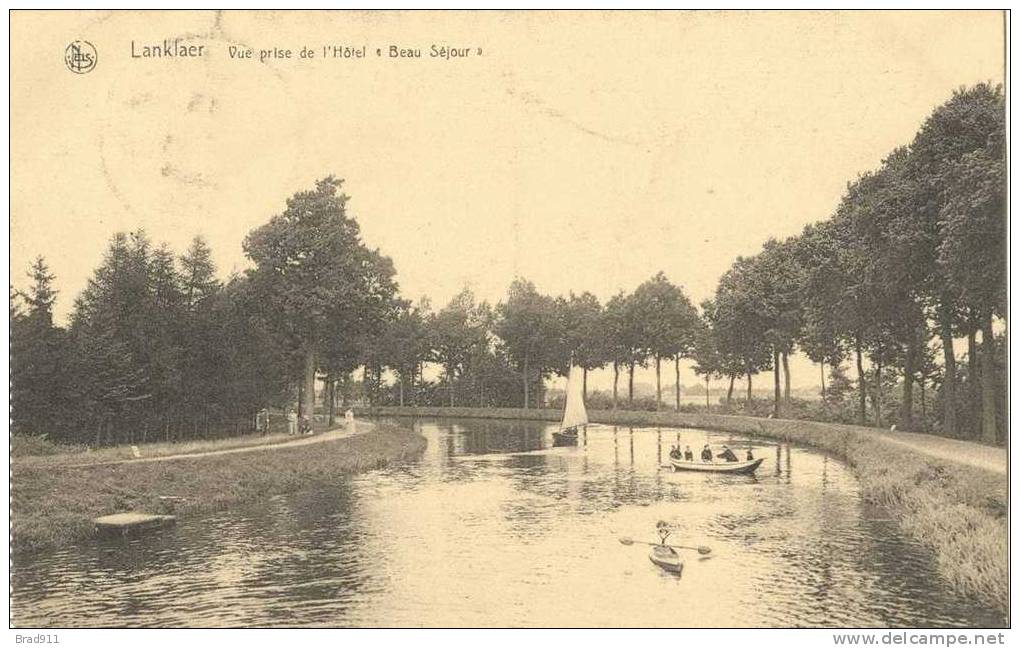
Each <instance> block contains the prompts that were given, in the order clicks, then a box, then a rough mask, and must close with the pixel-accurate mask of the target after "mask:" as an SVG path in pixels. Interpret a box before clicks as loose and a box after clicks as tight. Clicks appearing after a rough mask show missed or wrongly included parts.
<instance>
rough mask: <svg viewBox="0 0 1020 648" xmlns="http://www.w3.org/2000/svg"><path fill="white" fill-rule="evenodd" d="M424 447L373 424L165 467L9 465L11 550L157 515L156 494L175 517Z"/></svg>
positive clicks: (330, 479)
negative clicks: (125, 516)
mask: <svg viewBox="0 0 1020 648" xmlns="http://www.w3.org/2000/svg"><path fill="white" fill-rule="evenodd" d="M218 449H222V448H221V447H209V448H205V450H207V451H208V450H218ZM424 449H425V439H424V438H423V437H422V436H420V435H418V434H415V433H413V432H411V431H409V430H407V429H404V428H401V427H398V426H396V425H379V426H377V427H376V428H375V429H373V430H370V431H368V432H365V433H363V434H359V435H357V436H352V437H349V438H343V439H337V440H331V441H324V442H322V443H314V444H310V445H303V446H295V447H282V448H274V449H269V448H267V449H266V450H265V451H259V452H248V453H242V454H231V455H213V456H206V457H195V458H193V459H178V460H175V461H165V462H162V461H160V462H151V463H124V464H112V465H111V464H107V465H98V466H66V465H65V466H54V465H51V464H49V463H40V462H33V461H22V460H18V461H13V462H12V464H11V549H12V551H13V552H17V553H23V552H27V551H33V550H38V549H43V548H52V547H58V546H61V545H66V544H70V543H73V542H76V541H81V540H85V539H87V538H89V537H91V536H92V534H93V525H92V520H93V519H94V518H96V517H98V516H101V515H107V514H111V513H119V512H124V511H146V512H153V513H156V512H160V511H161V506H162V503H161V501H160V499H159V496H161V495H164V496H166V495H170V496H177V497H183V498H185V500H184V501H183V502H182V503H179V504H177V505H176V507H175V510H174V513H175V514H176V515H179V516H188V515H194V514H199V513H205V512H209V511H216V510H222V509H225V508H227V507H229V506H231V505H234V504H238V503H241V502H253V501H258V500H260V499H264V498H267V497H269V496H271V495H277V494H281V493H288V492H294V491H298V490H303V489H309V488H328V487H330V486H333V485H335V484H336V483H337V482H338V481H340V480H343V479H344V478H345V477H346V476H347V475H350V474H353V473H357V472H361V471H365V470H371V469H374V468H380V467H383V466H385V465H387V464H388V463H390V462H394V461H400V460H404V459H411V458H414V457H418V456H419V455H421V453H422V452H423V451H424ZM179 451H180V447H179V446H178V447H177V452H179ZM177 452H175V453H174V454H177ZM93 454H95V453H93ZM58 456H59V455H50V458H53V457H58Z"/></svg>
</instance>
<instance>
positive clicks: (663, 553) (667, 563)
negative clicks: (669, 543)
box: [648, 545, 684, 574]
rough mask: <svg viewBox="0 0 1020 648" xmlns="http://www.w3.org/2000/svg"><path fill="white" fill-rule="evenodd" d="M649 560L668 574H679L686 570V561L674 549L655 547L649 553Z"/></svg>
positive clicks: (661, 546)
mask: <svg viewBox="0 0 1020 648" xmlns="http://www.w3.org/2000/svg"><path fill="white" fill-rule="evenodd" d="M648 559H649V560H651V561H652V562H653V563H655V564H656V565H658V566H659V567H661V568H663V569H665V570H666V571H668V572H673V573H674V574H679V573H681V572H683V570H684V561H683V559H682V558H680V554H679V553H677V552H676V550H675V549H673V548H672V547H666V546H663V545H654V546H653V547H652V550H651V551H649V552H648Z"/></svg>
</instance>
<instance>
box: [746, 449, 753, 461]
mask: <svg viewBox="0 0 1020 648" xmlns="http://www.w3.org/2000/svg"><path fill="white" fill-rule="evenodd" d="M747 460H748V461H754V453H752V452H751V449H750V448H748V449H747Z"/></svg>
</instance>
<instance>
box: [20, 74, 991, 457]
mask: <svg viewBox="0 0 1020 648" xmlns="http://www.w3.org/2000/svg"><path fill="white" fill-rule="evenodd" d="M1004 142H1005V128H1004V98H1003V92H1002V89H1001V87H992V86H989V85H987V84H979V85H977V86H974V87H972V88H965V89H961V90H959V91H957V92H955V93H954V94H953V96H952V97H951V98H950V99H949V100H948V101H947V102H946V103H945V104H943V105H941V106H939V107H938V108H937V109H936V110H935V111H934V112H933V113H932V114H931V115H930V116H929V117H928V119H927V120H926V121H925V122H924V123H923V124H922V125H921V127H920V130H919V131H918V132H917V134H916V136H915V137H914V139H913V141H912V142H909V143H905V145H904V146H902V147H900V148H897V149H896V150H894V151H891V152H890V153H889V156H888V157H887V158H886V160H885V161H884V162H883V163H882V165H881V166H880V167H879V168H878V169H875V170H873V171H869V172H866V173H863V174H862V175H860V176H859V177H857V178H856V179H851V181H850V182H849V183H848V185H847V189H846V192H845V193H844V195H843V197H842V200H841V201H840V203H839V205H838V206H837V207H836V209H835V211H834V213H833V214H831V215H829V216H828V217H827V218H824V219H823V220H820V221H819V222H817V223H815V224H813V225H809V226H808V227H806V228H805V229H804V231H803V232H802V233H801V234H800V235H798V236H794V237H791V238H788V239H785V240H769V241H766V242H765V243H764V245H763V247H762V249H761V251H760V252H759V253H757V254H755V255H752V256H748V257H739V258H737V259H736V260H735V261H734V262H733V264H732V266H731V267H730V269H729V270H728V271H726V272H725V273H724V274H723V276H722V277H721V278H720V280H719V283H718V286H717V287H716V289H715V291H714V294H713V295H712V297H711V298H710V299H707V300H705V301H704V302H703V303H701V304H700V305H699V306H696V305H695V304H693V303H692V301H691V300H690V298H689V297H688V295H687V294H686V293H685V291H684V290H683V289H682V288H681V287H680V286H679V285H677V284H674V283H673V282H671V281H670V280H669V279H668V278H667V277H666V276H665V275H664V274H663V273H661V272H659V273H655V274H654V275H653V276H652V277H651V278H650V279H649V280H647V281H645V282H644V283H642V284H641V285H639V286H637V287H636V288H635V289H634V290H633V291H632V292H620V293H619V294H616V295H613V296H611V297H610V298H609V299H608V300H606V301H605V303H602V302H600V300H599V299H598V298H597V297H596V296H595V295H593V294H591V293H589V292H582V293H580V294H575V293H571V294H569V295H566V296H560V297H553V296H549V295H544V294H542V293H541V292H540V291H539V290H538V289H537V288H536V286H535V285H534V284H532V283H531V282H529V281H527V280H526V279H523V278H517V279H515V280H514V281H513V282H512V283H511V285H510V288H509V291H508V293H507V295H506V297H505V298H504V299H503V300H502V301H500V302H499V303H496V304H490V303H488V302H485V301H479V300H477V299H476V298H475V296H474V295H473V294H472V293H471V291H470V290H467V289H465V290H464V291H463V292H462V293H460V294H459V295H457V296H456V297H454V298H453V299H452V300H451V301H450V302H449V303H448V304H446V305H445V306H442V307H441V308H439V309H438V310H435V311H433V309H432V308H431V307H430V305H429V303H428V300H426V299H422V300H421V301H420V302H418V303H416V304H413V303H411V302H409V301H407V300H405V299H402V298H400V297H399V295H398V290H397V284H396V277H395V271H394V267H393V264H392V262H391V261H390V259H388V258H387V257H385V256H384V255H382V254H381V253H380V252H379V251H378V250H373V249H371V248H369V247H368V246H367V245H365V244H364V242H363V241H362V240H361V238H360V234H359V229H358V224H357V222H356V221H355V220H354V219H353V218H352V217H351V216H350V215H349V214H348V212H347V202H348V197H347V196H346V195H344V194H343V193H342V191H341V187H342V181H340V180H338V179H335V178H333V177H328V178H325V179H323V180H321V181H319V182H318V183H316V185H315V187H314V188H313V189H311V190H308V191H302V192H299V193H297V194H295V195H294V196H292V197H291V198H290V199H289V200H288V201H287V203H286V207H285V209H283V210H282V212H281V213H280V214H278V215H276V216H274V217H272V218H271V219H270V220H269V221H268V222H267V223H266V224H264V225H262V226H261V227H258V228H256V229H255V230H253V231H252V232H251V233H250V234H249V235H248V237H247V238H246V239H245V241H244V250H245V252H246V254H247V256H248V258H249V260H250V262H251V267H250V268H248V269H247V270H246V271H245V272H244V273H243V274H237V275H234V276H231V277H230V278H229V279H228V280H227V281H226V282H221V281H220V280H218V279H217V278H216V272H215V267H214V265H213V263H212V257H211V251H210V250H209V248H208V246H206V245H205V243H204V242H203V241H202V239H201V238H197V239H195V241H194V242H193V244H192V245H191V246H190V248H189V249H188V250H187V251H186V252H185V253H184V254H183V255H181V256H179V257H177V256H175V254H174V253H173V252H172V251H171V250H169V249H168V248H167V247H166V246H156V245H154V243H153V242H152V241H150V240H149V238H148V237H147V236H146V235H145V234H144V232H135V233H133V234H117V235H116V236H115V237H114V238H113V239H112V241H111V242H110V246H109V249H108V250H107V253H106V256H105V258H104V259H103V260H102V263H101V264H100V266H99V267H98V268H97V269H96V271H95V273H94V275H93V277H92V279H91V280H90V281H89V282H88V285H87V287H86V288H85V290H84V291H83V292H82V294H81V295H79V296H78V297H77V299H76V300H75V302H74V308H73V310H72V313H71V316H70V321H69V323H68V325H67V326H60V325H58V324H56V323H55V322H54V320H53V306H54V303H55V300H56V294H55V293H54V290H53V287H52V286H53V277H52V275H51V274H50V272H49V270H48V268H47V266H46V264H45V261H44V260H43V259H41V258H40V259H39V260H38V261H37V262H36V263H35V265H34V266H33V267H32V268H31V271H30V277H31V285H30V286H29V287H28V288H26V289H25V290H19V291H15V292H14V293H13V294H12V299H11V366H12V382H11V407H12V414H11V415H12V423H13V425H12V427H13V430H14V432H16V433H21V434H28V435H42V434H45V435H47V437H48V438H49V439H50V440H52V441H56V442H61V443H70V444H78V445H86V444H87V445H89V446H93V447H95V446H101V445H111V444H117V443H121V444H123V443H145V442H149V441H152V440H156V439H159V440H162V441H164V442H175V441H177V442H179V441H183V440H187V439H205V438H211V437H218V436H224V435H235V436H238V435H240V434H242V433H243V432H244V431H246V430H250V429H251V427H252V426H253V425H254V420H255V412H257V411H260V410H261V409H262V408H275V410H274V411H276V412H279V411H282V410H284V409H285V408H288V407H290V405H291V404H292V403H294V402H295V400H296V401H297V402H298V403H299V406H300V407H299V409H300V413H301V414H302V415H303V416H307V417H309V418H312V417H314V414H315V412H316V411H321V413H322V415H323V416H324V418H326V419H328V420H330V421H331V420H332V418H333V416H334V414H335V411H336V409H337V407H338V406H339V407H346V406H347V405H348V404H350V403H352V402H368V403H371V404H416V405H447V406H457V405H470V406H480V407H520V406H523V407H525V408H532V407H540V406H542V405H545V404H548V398H547V397H546V396H547V394H546V393H545V388H546V381H547V380H548V379H549V378H550V377H552V376H554V375H556V374H559V375H565V374H566V372H567V369H568V365H569V363H570V361H571V359H572V360H573V362H574V363H576V364H578V365H580V366H581V367H582V368H583V369H584V372H585V373H584V375H585V381H586V384H585V393H586V394H588V390H587V373H588V372H589V371H591V370H594V369H601V368H607V369H611V370H612V373H613V382H612V385H613V387H612V390H611V392H609V393H606V394H603V395H596V394H589V397H590V398H592V399H601V400H602V401H603V402H608V403H609V406H610V407H613V408H616V407H627V408H628V409H632V408H634V407H636V406H637V405H638V403H637V401H638V400H639V397H638V396H637V395H636V394H635V384H634V375H635V370H636V369H637V368H639V367H646V366H650V367H654V369H655V376H656V385H655V392H654V401H652V400H648V401H646V405H647V406H648V407H654V409H656V410H663V409H668V408H672V409H675V410H677V411H679V410H681V409H682V408H683V404H682V399H681V393H680V380H679V375H680V363H681V361H684V362H690V363H693V365H694V369H695V371H696V372H697V373H698V374H699V375H701V376H703V378H704V380H705V383H706V387H707V386H709V385H710V383H711V381H712V380H716V381H719V380H722V381H723V383H722V384H723V385H724V386H725V387H724V389H725V397H724V398H722V399H719V400H721V407H722V408H723V411H729V412H737V411H740V412H742V413H745V414H752V415H762V416H772V417H774V418H790V417H804V418H812V419H821V420H828V421H838V422H851V421H852V422H855V423H857V424H860V425H873V426H876V427H881V428H887V427H889V426H891V425H896V426H897V427H898V428H899V429H901V430H919V431H927V432H931V433H935V434H942V435H946V436H949V437H955V438H965V439H972V440H979V441H982V442H984V443H987V444H1002V443H1004V442H1005V440H1006V430H1007V425H1006V423H1007V412H1006V396H1005V385H1006V375H1005V373H1006V363H1005V347H1006V345H1005V338H1004V333H1000V332H998V331H1003V330H1004V329H1005V287H1006V275H1005V267H1006V263H1005V251H1006V238H1005V199H1004V196H1005V188H1006V179H1005V157H1004V156H1005V148H1004ZM748 208H749V209H753V206H749V207H748ZM818 216H819V217H823V216H825V215H824V214H819V215H818ZM423 271H427V269H423ZM963 340H966V348H967V352H966V354H965V355H964V356H962V357H961V358H958V357H957V350H956V346H957V342H958V341H963ZM796 352H800V353H803V354H806V355H807V356H808V357H809V358H810V359H811V360H813V361H814V362H816V363H817V364H818V366H819V376H820V381H819V382H820V385H819V387H820V390H819V391H820V394H821V400H820V401H819V404H817V405H812V404H806V403H797V402H795V399H794V398H793V396H792V395H791V388H790V386H791V376H790V370H789V357H790V355H791V354H793V353H796ZM429 366H431V367H433V368H435V369H437V370H438V371H432V372H428V373H432V374H438V377H437V378H435V379H426V374H427V372H426V367H429ZM355 370H358V371H357V373H355ZM664 371H665V372H666V373H667V379H668V378H669V373H670V372H671V371H672V373H673V374H674V380H673V381H672V382H673V383H674V384H675V385H676V386H675V389H674V393H673V394H668V393H664V390H663V383H662V373H663V372H664ZM766 372H771V374H772V375H771V383H772V389H771V390H770V391H771V394H772V398H771V399H770V400H771V402H770V403H768V404H767V405H766V404H764V403H763V402H762V401H761V400H760V399H758V400H756V399H754V398H753V383H754V380H755V378H756V377H758V376H759V375H760V374H763V373H766ZM355 376H358V378H356V377H355ZM738 380H740V381H742V382H743V384H744V386H745V388H746V393H745V395H744V398H743V401H741V399H740V396H739V394H735V393H734V391H735V385H736V383H737V381H738ZM621 381H622V382H623V385H622V386H621V384H620V383H621ZM317 384H321V385H322V389H321V390H320V393H321V403H322V404H321V405H319V406H318V407H320V410H316V407H317V405H316V396H317V395H316V385H317ZM707 406H708V407H713V406H714V404H713V403H712V402H711V400H710V401H709V402H708V404H707Z"/></svg>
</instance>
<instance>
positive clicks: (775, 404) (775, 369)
mask: <svg viewBox="0 0 1020 648" xmlns="http://www.w3.org/2000/svg"><path fill="white" fill-rule="evenodd" d="M772 377H773V382H774V387H775V389H774V390H773V395H772V396H773V398H772V417H773V418H779V409H780V408H779V400H780V389H779V349H778V348H777V347H772Z"/></svg>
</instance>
